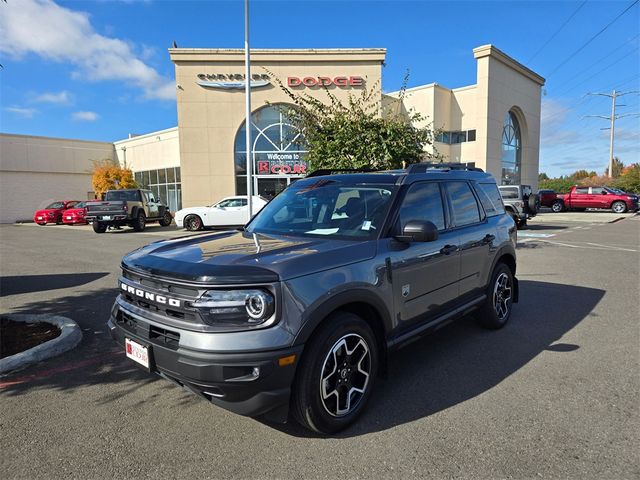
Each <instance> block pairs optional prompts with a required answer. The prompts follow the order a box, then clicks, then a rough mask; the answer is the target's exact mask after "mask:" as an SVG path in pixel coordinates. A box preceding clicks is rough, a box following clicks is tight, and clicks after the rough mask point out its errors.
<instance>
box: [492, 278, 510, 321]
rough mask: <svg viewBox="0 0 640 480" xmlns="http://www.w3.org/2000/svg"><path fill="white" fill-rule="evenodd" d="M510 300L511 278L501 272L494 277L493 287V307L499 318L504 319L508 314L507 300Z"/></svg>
mask: <svg viewBox="0 0 640 480" xmlns="http://www.w3.org/2000/svg"><path fill="white" fill-rule="evenodd" d="M510 300H511V280H510V279H509V276H508V275H507V274H506V273H504V272H503V273H501V274H500V275H498V278H496V283H495V285H494V287H493V308H494V310H495V311H496V315H498V318H499V319H500V320H504V319H505V318H506V317H507V315H508V314H509V301H510Z"/></svg>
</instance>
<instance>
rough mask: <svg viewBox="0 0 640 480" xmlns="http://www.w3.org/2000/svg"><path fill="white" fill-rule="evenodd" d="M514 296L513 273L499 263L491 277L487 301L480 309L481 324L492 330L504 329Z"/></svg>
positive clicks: (479, 318)
mask: <svg viewBox="0 0 640 480" xmlns="http://www.w3.org/2000/svg"><path fill="white" fill-rule="evenodd" d="M513 296H514V286H513V273H511V269H510V268H509V267H508V266H507V265H505V264H504V263H499V264H498V265H496V267H495V269H494V270H493V274H492V275H491V282H490V283H489V286H488V287H487V299H486V300H485V302H484V304H483V305H482V307H481V308H480V312H479V316H478V320H479V321H480V324H481V325H482V326H483V327H485V328H489V329H492V330H495V329H498V328H502V327H504V326H505V325H506V324H507V322H508V321H509V317H510V316H511V307H512V305H513Z"/></svg>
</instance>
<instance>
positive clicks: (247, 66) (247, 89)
mask: <svg viewBox="0 0 640 480" xmlns="http://www.w3.org/2000/svg"><path fill="white" fill-rule="evenodd" d="M244 95H245V116H246V118H245V121H244V125H245V128H246V137H245V142H246V143H245V146H246V148H245V150H246V151H247V211H248V217H247V222H249V221H251V215H252V212H253V209H252V203H253V202H252V200H253V158H252V157H253V156H252V155H251V55H250V50H249V0H244Z"/></svg>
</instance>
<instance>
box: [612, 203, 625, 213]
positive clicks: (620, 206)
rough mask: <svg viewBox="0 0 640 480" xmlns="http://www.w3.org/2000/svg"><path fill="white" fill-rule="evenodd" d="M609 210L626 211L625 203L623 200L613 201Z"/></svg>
mask: <svg viewBox="0 0 640 480" xmlns="http://www.w3.org/2000/svg"><path fill="white" fill-rule="evenodd" d="M611 210H612V211H613V213H625V212H626V211H627V204H626V203H624V202H613V204H612V205H611Z"/></svg>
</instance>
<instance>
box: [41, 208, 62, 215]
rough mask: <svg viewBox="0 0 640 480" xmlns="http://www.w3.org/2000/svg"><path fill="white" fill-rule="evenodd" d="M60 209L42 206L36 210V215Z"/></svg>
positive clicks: (59, 209)
mask: <svg viewBox="0 0 640 480" xmlns="http://www.w3.org/2000/svg"><path fill="white" fill-rule="evenodd" d="M60 211H62V209H61V208H43V209H42V210H36V213H35V214H36V215H46V214H47V213H49V212H51V213H56V212H60Z"/></svg>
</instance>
